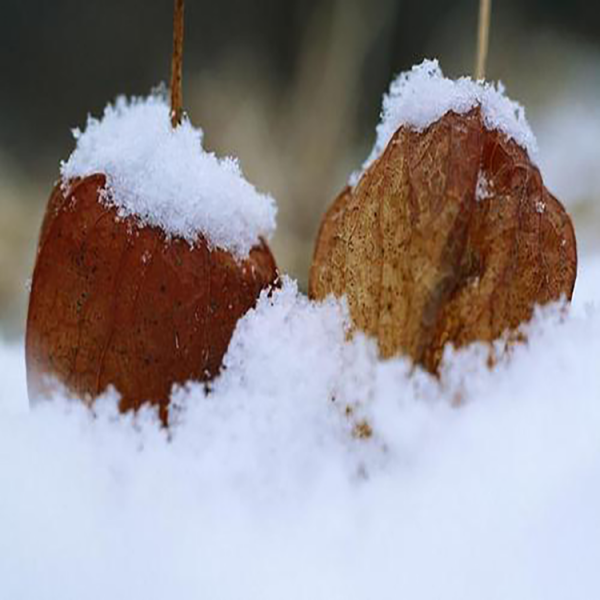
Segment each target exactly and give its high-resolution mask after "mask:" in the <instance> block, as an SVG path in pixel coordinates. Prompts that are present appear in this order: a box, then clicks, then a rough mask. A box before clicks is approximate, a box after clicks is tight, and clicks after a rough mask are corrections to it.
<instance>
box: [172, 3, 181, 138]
mask: <svg viewBox="0 0 600 600" xmlns="http://www.w3.org/2000/svg"><path fill="white" fill-rule="evenodd" d="M183 9H184V0H175V9H174V13H173V59H172V61H171V125H172V126H173V127H174V128H175V127H177V126H178V125H179V124H180V123H181V117H182V115H183V94H182V84H181V80H182V68H183Z"/></svg>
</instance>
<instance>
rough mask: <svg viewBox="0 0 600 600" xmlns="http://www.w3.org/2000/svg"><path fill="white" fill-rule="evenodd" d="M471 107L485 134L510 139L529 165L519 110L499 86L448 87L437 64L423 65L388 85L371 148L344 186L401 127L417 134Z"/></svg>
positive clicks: (531, 142)
mask: <svg viewBox="0 0 600 600" xmlns="http://www.w3.org/2000/svg"><path fill="white" fill-rule="evenodd" d="M477 105H479V106H480V107H481V113H482V116H483V122H484V124H485V126H486V127H487V128H488V129H490V130H492V129H497V130H499V131H501V132H502V133H504V134H505V135H507V136H508V137H510V138H512V139H514V140H515V142H517V143H518V144H519V145H520V146H522V147H523V148H524V149H525V150H527V152H528V154H529V158H530V159H531V160H534V159H535V157H536V155H537V142H536V140H535V137H534V135H533V133H532V131H531V129H530V128H529V125H528V123H527V120H526V119H525V110H524V108H523V107H522V106H521V105H520V104H518V103H517V102H514V101H513V100H510V98H508V97H507V96H505V94H504V86H503V85H502V84H501V83H498V84H497V85H494V84H491V83H486V82H483V81H473V80H472V79H471V78H470V77H461V78H460V79H457V80H456V81H453V80H451V79H448V78H446V77H444V75H443V73H442V70H441V69H440V66H439V64H438V61H437V60H425V61H423V62H422V63H421V64H419V65H416V66H414V67H413V68H412V69H411V70H410V71H407V72H405V73H401V74H400V75H399V76H398V77H397V78H396V79H395V80H394V81H392V84H391V86H390V90H389V92H388V93H387V94H386V95H385V96H384V98H383V108H382V113H381V122H380V123H379V125H378V126H377V139H376V142H375V146H374V147H373V150H372V152H371V154H370V156H369V158H368V159H367V160H366V162H365V163H364V165H363V167H362V170H361V171H359V172H356V173H354V174H353V175H352V176H351V178H350V185H352V186H354V185H356V183H357V182H358V180H359V179H360V177H361V176H362V174H363V173H364V172H365V170H366V169H367V168H368V167H369V166H370V165H371V164H372V163H373V162H374V161H375V160H377V158H379V156H381V154H382V153H383V151H384V150H385V148H386V146H387V145H388V143H389V141H390V139H391V138H392V136H393V135H394V133H395V132H396V131H397V130H398V129H399V128H400V127H401V126H403V125H404V126H407V127H410V128H412V129H415V130H417V131H423V130H424V129H426V128H427V127H428V126H429V125H431V124H432V123H434V122H435V121H437V120H438V119H440V118H441V117H443V116H444V115H445V114H446V113H447V112H449V111H454V112H456V113H459V114H464V113H467V112H469V111H470V110H471V109H472V108H474V107H475V106H477Z"/></svg>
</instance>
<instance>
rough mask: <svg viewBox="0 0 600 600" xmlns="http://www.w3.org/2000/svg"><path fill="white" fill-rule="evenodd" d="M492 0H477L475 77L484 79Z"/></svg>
mask: <svg viewBox="0 0 600 600" xmlns="http://www.w3.org/2000/svg"><path fill="white" fill-rule="evenodd" d="M491 12H492V0H479V30H478V34H477V59H476V62H475V79H485V63H486V60H487V53H488V45H489V38H490V17H491Z"/></svg>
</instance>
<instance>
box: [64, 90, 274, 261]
mask: <svg viewBox="0 0 600 600" xmlns="http://www.w3.org/2000/svg"><path fill="white" fill-rule="evenodd" d="M73 135H74V137H75V139H76V140H77V145H76V147H75V150H74V151H73V153H72V154H71V156H70V157H69V159H68V160H67V161H66V162H63V164H62V165H61V175H62V180H63V183H64V184H65V185H66V184H68V181H69V180H71V179H74V178H78V177H86V176H88V175H93V174H95V173H103V174H104V175H105V176H106V182H107V183H106V190H105V194H103V201H105V202H106V203H107V204H108V205H111V206H115V207H116V208H117V210H118V212H119V215H120V216H122V217H128V216H132V217H135V218H136V219H137V221H138V223H139V224H140V226H146V225H150V226H156V227H160V228H161V229H162V230H163V231H164V232H165V234H166V235H167V236H175V237H181V238H184V239H186V240H187V241H188V242H189V243H190V244H194V243H195V242H196V240H197V239H198V236H199V235H202V236H204V238H205V239H206V241H207V242H208V244H209V245H210V246H211V247H219V248H223V249H225V250H228V251H230V252H231V253H232V254H233V255H235V256H236V257H237V258H245V257H246V256H247V255H248V253H249V251H250V250H251V248H252V247H253V246H255V245H256V244H257V243H258V242H259V238H261V237H262V238H265V239H269V238H270V237H271V235H272V233H273V231H274V229H275V215H276V212H277V208H276V205H275V201H274V200H273V198H271V196H268V195H265V194H261V193H259V192H258V191H257V190H256V189H255V188H254V186H253V185H251V184H250V183H249V182H248V181H246V179H244V176H243V174H242V171H241V169H240V166H239V163H238V161H237V160H236V159H234V158H228V157H227V158H218V157H216V156H215V155H214V154H213V153H211V152H207V151H205V150H204V149H203V148H202V137H203V133H202V130H201V129H197V128H194V127H193V126H192V124H191V123H190V121H189V120H188V119H187V117H184V119H183V121H182V123H181V125H179V126H178V127H177V128H175V129H173V128H172V126H171V121H170V108H169V106H168V103H167V102H166V100H165V98H163V97H162V96H160V95H151V96H149V97H147V98H134V99H131V100H128V99H126V98H125V97H119V98H118V99H117V100H116V102H115V103H114V104H109V105H108V106H107V107H106V109H105V110H104V115H103V117H102V118H101V119H96V118H93V117H88V121H87V125H86V128H85V130H84V131H80V130H78V129H75V130H74V131H73Z"/></svg>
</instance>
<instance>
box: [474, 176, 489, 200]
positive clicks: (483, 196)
mask: <svg viewBox="0 0 600 600" xmlns="http://www.w3.org/2000/svg"><path fill="white" fill-rule="evenodd" d="M491 195H492V191H491V189H490V182H489V181H488V180H487V179H486V177H485V173H484V172H483V171H479V175H478V176H477V186H476V187H475V200H477V201H478V202H481V201H482V200H487V199H488V198H490V197H491Z"/></svg>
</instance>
